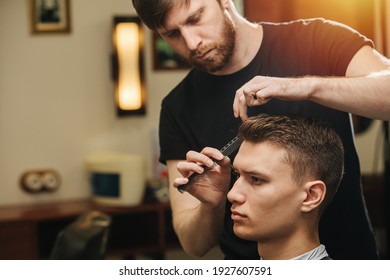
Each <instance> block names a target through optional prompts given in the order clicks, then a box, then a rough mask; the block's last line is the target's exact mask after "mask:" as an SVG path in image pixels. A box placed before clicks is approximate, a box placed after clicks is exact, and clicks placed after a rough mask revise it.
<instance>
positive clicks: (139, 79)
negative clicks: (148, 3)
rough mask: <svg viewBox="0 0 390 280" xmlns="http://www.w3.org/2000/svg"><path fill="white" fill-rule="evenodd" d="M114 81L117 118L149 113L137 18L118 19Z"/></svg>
mask: <svg viewBox="0 0 390 280" xmlns="http://www.w3.org/2000/svg"><path fill="white" fill-rule="evenodd" d="M112 40H113V46H114V53H113V61H112V62H113V63H112V68H113V79H114V82H115V106H116V109H117V114H118V116H126V115H143V114H145V112H146V109H145V105H146V98H145V89H144V67H143V45H144V41H143V31H142V24H141V21H140V19H139V18H138V17H128V16H116V17H114V26H113V36H112Z"/></svg>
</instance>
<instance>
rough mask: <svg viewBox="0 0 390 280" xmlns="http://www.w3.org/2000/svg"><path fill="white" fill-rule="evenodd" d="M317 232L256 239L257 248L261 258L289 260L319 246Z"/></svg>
mask: <svg viewBox="0 0 390 280" xmlns="http://www.w3.org/2000/svg"><path fill="white" fill-rule="evenodd" d="M320 245H321V244H320V241H319V238H318V234H316V235H309V234H306V235H300V236H294V237H290V238H285V239H282V240H281V239H278V240H268V241H258V242H257V250H258V252H259V255H260V257H261V258H262V259H263V260H290V259H293V258H295V257H298V256H300V255H303V254H305V253H307V252H309V251H311V250H313V249H315V248H316V247H318V246H320Z"/></svg>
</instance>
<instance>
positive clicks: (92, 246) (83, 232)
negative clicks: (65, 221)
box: [50, 211, 111, 260]
mask: <svg viewBox="0 0 390 280" xmlns="http://www.w3.org/2000/svg"><path fill="white" fill-rule="evenodd" d="M110 225H111V217H110V216H108V215H107V214H105V213H102V212H99V211H89V212H87V213H85V214H84V215H82V216H80V217H79V218H78V219H77V220H76V221H75V222H73V223H71V224H70V225H69V226H67V227H66V228H64V229H63V230H62V231H60V232H59V233H58V235H57V239H56V241H55V244H54V247H53V249H52V252H51V256H50V259H52V260H99V259H104V255H105V251H106V245H107V239H108V233H109V228H110Z"/></svg>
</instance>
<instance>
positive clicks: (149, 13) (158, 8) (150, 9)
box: [132, 0, 191, 31]
mask: <svg viewBox="0 0 390 280" xmlns="http://www.w3.org/2000/svg"><path fill="white" fill-rule="evenodd" d="M132 1H133V6H134V8H135V10H136V11H137V14H138V16H139V17H140V18H141V20H142V22H143V23H144V24H145V25H146V26H147V27H149V28H150V29H151V30H153V31H156V29H157V28H159V27H163V26H164V25H165V18H166V15H167V13H168V12H169V11H170V10H171V9H172V8H173V7H174V6H176V5H186V6H189V5H190V2H191V0H132Z"/></svg>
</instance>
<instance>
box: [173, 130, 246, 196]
mask: <svg viewBox="0 0 390 280" xmlns="http://www.w3.org/2000/svg"><path fill="white" fill-rule="evenodd" d="M241 143H242V140H241V139H240V138H239V137H238V136H236V137H234V138H233V139H232V140H230V141H229V143H227V144H226V145H225V146H223V147H222V149H220V150H219V151H220V152H221V153H222V154H223V155H224V156H227V157H228V156H230V155H231V154H232V153H233V152H234V151H235V150H237V149H238V147H240V145H241ZM196 175H199V174H198V173H193V174H192V175H191V176H190V177H188V180H189V181H188V183H187V184H184V185H180V186H178V187H177V190H178V191H179V192H181V193H184V192H185V191H186V190H187V188H188V187H190V185H189V184H190V182H191V179H192V178H194V177H195V176H196Z"/></svg>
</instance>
